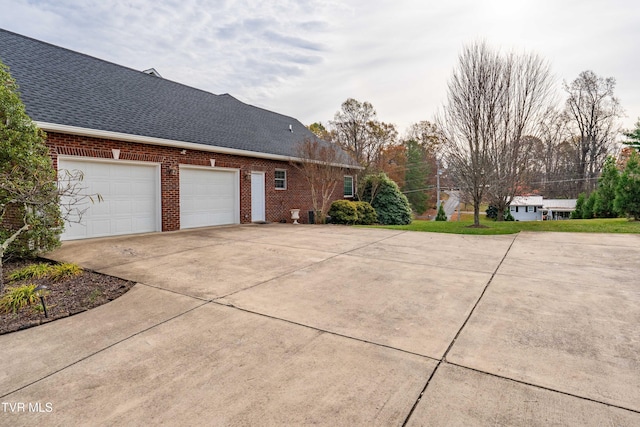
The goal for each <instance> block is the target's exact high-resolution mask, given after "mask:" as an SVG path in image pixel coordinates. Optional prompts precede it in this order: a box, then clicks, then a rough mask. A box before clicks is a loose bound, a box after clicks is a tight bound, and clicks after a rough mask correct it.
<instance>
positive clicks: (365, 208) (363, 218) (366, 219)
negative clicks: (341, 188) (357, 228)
mask: <svg viewBox="0 0 640 427" xmlns="http://www.w3.org/2000/svg"><path fill="white" fill-rule="evenodd" d="M354 203H355V205H356V210H357V211H358V219H357V220H356V224H358V225H371V224H377V223H378V214H377V213H376V210H375V209H374V208H373V206H371V204H370V203H367V202H354Z"/></svg>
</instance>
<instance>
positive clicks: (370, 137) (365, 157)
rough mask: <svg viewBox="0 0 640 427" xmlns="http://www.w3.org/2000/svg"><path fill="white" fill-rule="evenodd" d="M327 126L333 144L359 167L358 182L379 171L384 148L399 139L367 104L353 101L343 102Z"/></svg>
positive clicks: (351, 99) (391, 127) (389, 125)
mask: <svg viewBox="0 0 640 427" xmlns="http://www.w3.org/2000/svg"><path fill="white" fill-rule="evenodd" d="M330 124H331V130H330V134H331V135H332V137H333V142H334V143H336V144H337V145H338V146H340V148H342V149H343V150H344V151H346V152H347V153H349V154H350V155H351V157H353V159H354V160H355V161H356V162H357V163H358V164H359V165H360V166H361V167H362V169H360V171H359V172H358V173H357V178H358V179H357V181H361V178H362V177H363V176H365V175H367V174H369V173H371V172H373V171H376V170H377V169H379V160H380V157H381V154H382V152H383V150H384V148H385V147H388V146H390V145H393V144H395V142H396V140H397V137H398V131H397V130H396V127H395V125H393V124H389V123H383V122H380V121H378V119H377V113H376V111H375V109H374V108H373V106H372V105H371V104H370V103H369V102H366V101H365V102H360V101H357V100H355V99H353V98H349V99H347V100H346V101H345V102H343V103H342V106H341V109H340V111H338V112H337V113H336V114H335V116H334V120H333V121H331V122H330ZM359 195H360V196H361V194H359Z"/></svg>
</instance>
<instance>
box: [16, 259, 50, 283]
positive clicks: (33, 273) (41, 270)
mask: <svg viewBox="0 0 640 427" xmlns="http://www.w3.org/2000/svg"><path fill="white" fill-rule="evenodd" d="M50 272H51V265H49V264H45V263H39V264H31V265H28V266H26V267H23V268H21V269H19V270H16V271H14V272H13V273H11V274H10V275H9V281H11V282H15V281H18V280H28V279H42V278H43V277H46V276H47V275H49V273H50Z"/></svg>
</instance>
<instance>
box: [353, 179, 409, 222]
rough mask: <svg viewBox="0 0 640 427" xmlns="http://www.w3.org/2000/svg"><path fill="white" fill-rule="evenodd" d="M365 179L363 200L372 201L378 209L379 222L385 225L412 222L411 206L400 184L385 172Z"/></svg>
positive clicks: (372, 204)
mask: <svg viewBox="0 0 640 427" xmlns="http://www.w3.org/2000/svg"><path fill="white" fill-rule="evenodd" d="M364 181H365V182H364V184H363V185H364V189H363V200H364V201H368V202H369V203H371V206H373V208H374V209H375V210H376V213H377V214H378V222H380V223H381V224H384V225H407V224H410V223H411V219H412V212H411V206H410V205H409V200H407V197H406V196H405V195H404V194H402V192H401V191H400V188H398V184H396V183H395V182H393V181H392V180H391V179H389V177H388V176H387V175H386V174H384V173H380V174H377V175H369V176H367V177H365V180H364Z"/></svg>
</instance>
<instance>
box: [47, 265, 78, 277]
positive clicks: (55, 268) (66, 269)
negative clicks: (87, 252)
mask: <svg viewBox="0 0 640 427" xmlns="http://www.w3.org/2000/svg"><path fill="white" fill-rule="evenodd" d="M80 274H82V267H80V266H79V265H77V264H71V263H68V262H65V263H62V264H57V265H52V266H50V271H49V277H50V278H51V280H53V281H54V282H59V281H60V280H64V279H69V278H71V277H75V276H79V275H80Z"/></svg>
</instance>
